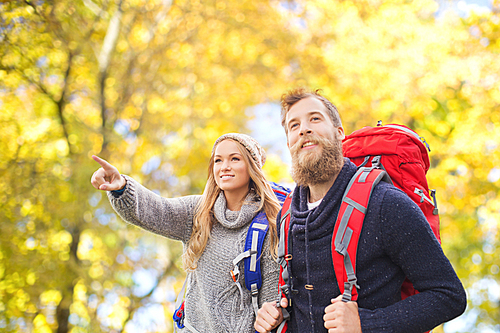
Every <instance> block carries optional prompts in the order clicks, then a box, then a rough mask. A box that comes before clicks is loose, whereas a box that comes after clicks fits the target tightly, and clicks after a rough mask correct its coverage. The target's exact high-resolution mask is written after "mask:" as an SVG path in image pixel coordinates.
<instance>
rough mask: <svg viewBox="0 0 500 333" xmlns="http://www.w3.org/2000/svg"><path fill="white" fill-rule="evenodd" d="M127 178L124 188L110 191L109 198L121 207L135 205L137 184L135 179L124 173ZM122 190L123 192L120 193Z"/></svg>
mask: <svg viewBox="0 0 500 333" xmlns="http://www.w3.org/2000/svg"><path fill="white" fill-rule="evenodd" d="M122 177H123V178H125V180H126V182H127V184H126V185H125V187H124V188H122V189H121V190H117V191H109V192H108V198H109V200H110V201H111V203H112V204H113V205H116V207H119V208H126V207H131V206H133V202H134V197H135V192H136V188H135V187H136V186H135V184H134V180H133V179H132V178H130V177H129V176H126V175H122ZM120 192H121V193H120Z"/></svg>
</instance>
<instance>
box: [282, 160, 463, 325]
mask: <svg viewBox="0 0 500 333" xmlns="http://www.w3.org/2000/svg"><path fill="white" fill-rule="evenodd" d="M355 172H356V166H355V165H354V164H353V163H352V162H350V161H349V160H348V159H345V164H344V167H343V168H342V170H341V172H340V174H339V176H338V177H337V179H336V180H335V182H334V184H333V186H332V187H331V188H330V190H329V191H328V193H327V194H326V195H325V197H324V198H323V200H322V202H321V203H320V205H319V206H318V207H317V208H315V209H312V210H308V208H307V202H308V191H309V190H308V188H305V187H298V188H296V190H295V191H294V194H293V199H292V205H291V213H292V218H291V226H290V236H289V239H290V241H289V253H291V254H292V255H293V259H292V260H291V261H289V265H290V266H289V268H290V275H291V283H292V288H293V289H294V290H296V292H293V291H292V307H291V321H290V324H289V330H290V332H299V333H303V332H326V331H327V330H326V329H325V328H324V326H323V325H324V322H323V315H324V309H325V307H326V306H327V305H329V304H330V300H331V299H332V298H335V297H337V296H338V295H339V294H340V290H339V287H338V285H337V280H336V277H335V273H334V270H333V263H332V255H331V244H332V234H333V228H334V225H335V220H336V216H337V214H338V211H339V207H340V202H341V200H342V195H343V193H344V191H345V189H346V187H347V185H348V182H349V180H350V179H351V177H352V176H353V175H354V173H355ZM278 230H279V229H278ZM356 275H357V277H358V284H359V286H360V288H361V289H359V298H358V306H359V316H360V319H361V327H362V331H363V333H369V332H404V333H412V332H415V333H416V332H425V331H428V330H430V329H432V328H434V327H436V326H438V325H439V324H441V323H443V322H445V321H448V320H451V319H453V318H455V317H457V316H458V315H460V314H461V313H463V311H464V310H465V306H466V296H465V291H464V289H463V287H462V284H461V282H460V280H459V279H458V277H457V275H456V274H455V272H454V270H453V268H452V266H451V264H450V262H449V261H448V259H447V258H446V257H445V255H444V253H443V251H442V249H441V246H440V245H439V243H438V241H437V240H436V238H435V236H434V235H433V233H432V231H431V229H430V227H429V225H428V223H427V221H426V220H425V217H424V215H423V214H422V212H421V211H420V209H419V208H418V206H416V205H415V203H414V202H413V201H411V199H410V198H409V197H408V196H406V195H405V194H404V193H403V192H402V191H400V190H399V189H397V188H395V187H394V186H393V185H390V184H388V183H384V182H381V183H379V184H378V185H377V186H376V187H375V189H374V191H373V193H372V197H371V201H370V204H369V206H368V210H367V214H366V216H365V220H364V224H363V229H362V232H361V235H360V238H359V244H358V253H357V264H356ZM405 276H407V277H408V278H409V279H410V281H412V282H413V284H414V286H415V288H416V289H417V290H419V291H420V293H419V294H417V295H415V296H411V297H409V298H407V299H405V300H404V301H401V289H400V288H401V284H402V282H403V280H404V278H405ZM306 284H310V285H313V286H314V289H313V290H307V289H305V287H304V286H305V285H306Z"/></svg>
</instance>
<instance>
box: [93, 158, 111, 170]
mask: <svg viewBox="0 0 500 333" xmlns="http://www.w3.org/2000/svg"><path fill="white" fill-rule="evenodd" d="M92 158H93V159H94V161H96V162H97V163H99V164H100V165H101V167H102V168H103V169H104V170H106V171H107V170H112V169H113V168H114V167H113V166H112V165H111V164H109V163H108V162H107V161H106V160H103V159H102V158H100V157H98V156H95V155H92Z"/></svg>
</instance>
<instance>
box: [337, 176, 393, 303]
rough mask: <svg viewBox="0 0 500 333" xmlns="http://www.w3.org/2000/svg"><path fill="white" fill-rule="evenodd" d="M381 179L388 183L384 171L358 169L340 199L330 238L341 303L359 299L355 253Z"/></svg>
mask: <svg viewBox="0 0 500 333" xmlns="http://www.w3.org/2000/svg"><path fill="white" fill-rule="evenodd" d="M384 177H385V178H386V179H387V174H386V172H385V171H384V170H381V169H375V168H373V167H369V168H367V167H361V168H359V169H358V171H357V172H356V174H355V175H354V176H353V177H352V178H351V180H350V182H349V184H348V186H347V188H346V190H345V192H344V196H343V198H342V202H341V205H340V211H339V214H338V216H337V221H336V222H335V229H334V232H333V237H332V260H333V267H334V270H335V276H336V277H337V283H338V285H339V289H340V292H341V293H342V295H343V296H342V300H343V301H344V302H347V301H351V300H353V301H355V300H357V298H358V292H357V289H359V286H358V284H357V278H356V253H357V249H358V241H359V236H360V234H361V230H362V228H363V221H364V218H365V214H366V209H367V207H368V204H369V202H370V197H371V193H372V191H373V189H374V187H375V186H376V185H377V184H378V183H379V182H380V180H382V179H383V178H384ZM353 287H356V288H353Z"/></svg>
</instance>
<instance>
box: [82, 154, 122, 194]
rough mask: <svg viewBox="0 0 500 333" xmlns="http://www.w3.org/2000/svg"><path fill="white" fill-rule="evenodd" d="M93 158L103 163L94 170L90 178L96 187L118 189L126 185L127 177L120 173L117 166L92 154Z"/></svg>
mask: <svg viewBox="0 0 500 333" xmlns="http://www.w3.org/2000/svg"><path fill="white" fill-rule="evenodd" d="M92 158H93V159H94V161H96V162H97V163H99V164H100V165H101V167H100V168H99V169H97V171H96V172H94V174H93V175H92V178H91V180H90V182H91V183H92V185H93V186H94V187H95V188H96V189H98V190H102V191H116V190H121V189H122V188H124V187H125V185H126V184H127V182H126V180H125V178H123V177H122V176H121V175H120V172H118V169H117V168H115V167H114V166H113V165H111V164H109V163H108V162H106V161H105V160H103V159H102V158H100V157H97V156H95V155H92Z"/></svg>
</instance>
